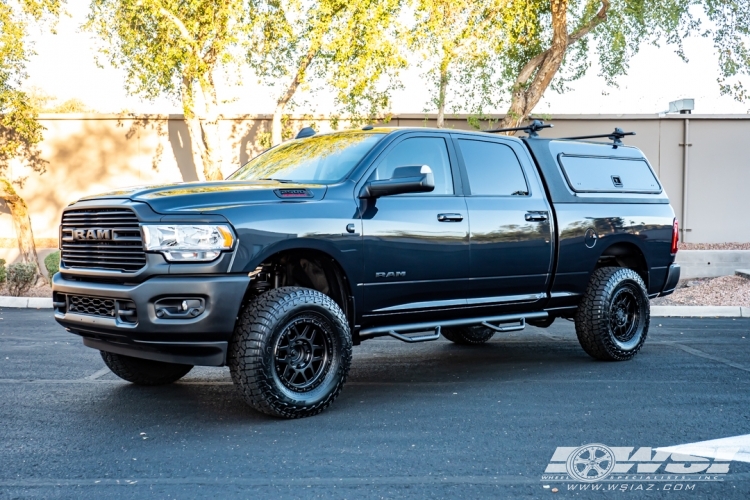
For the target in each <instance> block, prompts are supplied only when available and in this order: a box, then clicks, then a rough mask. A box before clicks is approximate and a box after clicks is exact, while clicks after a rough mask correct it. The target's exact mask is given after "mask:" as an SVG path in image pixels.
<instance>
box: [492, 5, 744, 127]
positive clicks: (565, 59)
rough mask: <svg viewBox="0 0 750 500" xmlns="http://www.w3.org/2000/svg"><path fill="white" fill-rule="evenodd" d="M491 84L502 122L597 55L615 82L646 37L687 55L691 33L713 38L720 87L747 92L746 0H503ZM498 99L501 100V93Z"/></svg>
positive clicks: (525, 112) (516, 119) (524, 111)
mask: <svg viewBox="0 0 750 500" xmlns="http://www.w3.org/2000/svg"><path fill="white" fill-rule="evenodd" d="M503 1H504V7H503V9H502V11H501V13H502V20H501V22H500V26H501V30H500V31H499V32H498V41H499V43H498V44H497V45H496V52H495V56H496V57H497V60H496V66H495V68H496V71H495V73H494V74H493V75H492V77H491V78H492V80H493V81H494V87H493V88H492V89H490V90H489V91H488V93H487V94H485V95H484V97H485V102H492V99H493V97H490V98H488V96H489V95H490V94H493V93H494V98H495V99H496V100H495V101H494V102H495V103H497V102H502V101H505V102H506V103H507V102H508V100H509V105H508V111H507V114H506V116H505V118H504V119H503V120H502V122H501V126H505V127H514V126H517V125H519V124H520V123H521V122H523V121H524V120H525V119H527V118H528V116H529V115H530V113H531V112H532V110H533V109H534V107H535V106H536V105H537V104H538V103H539V101H540V99H541V98H542V96H543V95H544V92H545V91H546V90H547V88H549V87H550V86H552V87H553V88H554V89H556V90H560V91H562V90H564V89H565V88H566V83H568V82H570V81H572V80H575V79H577V78H580V77H581V76H583V75H584V74H585V72H586V71H587V70H588V69H589V67H590V66H591V63H592V60H593V59H594V58H596V59H598V61H597V62H598V66H599V71H600V75H601V76H603V77H604V79H605V81H606V82H607V83H608V84H612V85H616V79H617V77H618V76H620V75H623V74H625V73H626V72H627V70H628V63H629V61H630V58H631V57H632V56H633V55H634V54H636V53H637V52H638V50H639V48H640V47H641V46H642V45H643V44H646V43H650V44H655V45H659V44H667V45H670V46H672V47H674V50H675V51H676V53H677V54H678V55H679V56H680V57H682V58H683V59H684V60H687V57H686V54H685V52H684V50H683V45H682V41H683V39H684V38H685V37H686V36H688V35H690V34H700V35H703V36H706V37H709V38H711V39H713V42H714V46H715V50H716V54H717V58H718V60H719V65H720V72H721V74H720V78H719V84H720V90H721V92H722V93H726V94H731V95H734V96H735V97H736V98H737V99H740V100H742V99H745V98H746V97H747V95H746V93H745V89H744V87H743V85H742V81H741V79H742V77H743V76H747V74H748V67H750V49H748V48H747V44H746V42H747V35H748V30H749V29H750V1H748V0H526V1H518V0H503ZM498 97H499V98H498Z"/></svg>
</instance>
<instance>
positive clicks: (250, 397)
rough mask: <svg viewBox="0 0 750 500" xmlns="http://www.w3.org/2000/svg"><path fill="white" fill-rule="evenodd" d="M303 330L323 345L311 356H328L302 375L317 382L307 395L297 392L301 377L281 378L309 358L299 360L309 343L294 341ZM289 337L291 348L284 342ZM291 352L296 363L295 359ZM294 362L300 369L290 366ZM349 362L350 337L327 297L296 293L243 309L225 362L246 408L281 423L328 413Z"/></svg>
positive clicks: (276, 293)
mask: <svg viewBox="0 0 750 500" xmlns="http://www.w3.org/2000/svg"><path fill="white" fill-rule="evenodd" d="M305 325H310V328H312V330H313V333H312V334H308V335H313V339H316V340H314V341H315V342H320V341H321V339H323V340H324V341H325V342H324V343H325V347H323V348H321V347H319V346H318V347H315V348H313V350H312V352H313V353H314V352H316V350H317V352H318V353H319V354H320V353H321V352H325V353H327V356H328V357H327V358H325V361H323V362H322V363H323V364H322V365H315V364H310V365H309V366H310V368H309V370H312V371H311V372H308V371H307V369H305V370H306V371H305V374H309V373H312V375H311V377H313V376H315V377H318V378H315V379H314V380H315V381H317V382H315V383H316V384H317V385H311V386H310V388H309V389H308V388H302V387H298V386H300V385H302V382H298V381H299V376H302V377H305V376H306V375H305V374H302V375H299V376H298V375H287V370H288V369H290V368H296V367H299V366H301V365H302V364H303V363H305V362H307V361H305V359H309V360H313V359H314V358H315V356H314V354H313V355H310V356H308V357H307V358H305V357H304V356H305V355H304V353H303V351H304V350H305V349H307V348H310V346H311V345H313V340H310V339H304V338H303V335H304V334H302V335H300V333H301V332H300V329H302V330H304V326H305ZM316 328H317V332H315V330H316ZM304 331H308V330H304ZM294 332H297V333H296V335H297V336H296V340H294V342H299V344H295V345H296V346H297V347H294V346H293V343H294V342H293V341H292V340H289V339H293V338H294V335H295V333H294ZM317 335H319V336H320V337H317ZM287 340H289V341H288V342H287V343H286V344H284V342H286V341H287ZM307 340H309V345H307V344H305V345H307V347H305V345H303V344H304V341H307ZM303 348H305V349H303ZM321 349H322V350H321ZM297 352H299V353H300V354H299V356H300V357H299V358H295V356H297ZM282 353H283V359H282ZM290 353H294V354H290ZM318 357H319V356H318ZM294 359H297V360H298V361H299V362H300V365H296V364H294V362H293V360H294ZM290 360H292V361H290ZM351 360H352V337H351V333H350V330H349V325H348V323H347V321H346V317H345V316H344V313H343V312H342V311H341V308H339V306H338V305H337V304H336V302H334V301H333V299H331V298H330V297H328V296H327V295H325V294H323V293H321V292H318V291H315V290H312V289H309V288H299V287H281V288H277V289H274V290H270V291H268V292H265V293H263V294H261V295H259V296H258V297H256V298H255V299H253V300H251V301H248V302H247V303H245V304H244V305H243V307H242V310H241V312H240V316H239V318H238V321H237V325H236V326H235V330H234V335H233V337H232V341H231V343H230V347H229V354H228V356H227V364H228V365H229V368H230V372H231V374H232V380H233V381H234V384H235V386H236V387H237V389H238V390H239V392H240V394H241V395H242V397H243V398H244V400H245V401H246V402H247V404H249V405H250V406H251V407H253V408H254V409H256V410H258V411H260V412H263V413H266V414H268V415H273V416H277V417H283V418H301V417H309V416H312V415H317V414H318V413H320V412H322V411H323V410H325V409H326V408H327V407H329V406H330V405H331V403H333V401H334V400H335V399H336V398H337V397H338V395H339V393H340V392H341V389H342V388H343V386H344V383H345V382H346V376H347V374H348V372H349V366H350V365H351ZM311 363H312V362H311ZM321 366H323V367H324V368H320V367H321ZM300 373H301V372H300ZM311 384H313V382H311Z"/></svg>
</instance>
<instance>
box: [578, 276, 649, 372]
mask: <svg viewBox="0 0 750 500" xmlns="http://www.w3.org/2000/svg"><path fill="white" fill-rule="evenodd" d="M650 313H651V309H650V303H649V299H648V293H647V292H646V286H645V285H644V283H643V280H642V279H641V277H640V276H639V275H638V273H636V272H635V271H633V270H632V269H627V268H623V267H603V268H600V269H597V270H596V271H594V274H593V275H592V276H591V281H590V282H589V287H588V289H587V290H586V294H585V295H584V297H583V300H582V301H581V303H580V305H579V306H578V311H577V313H576V335H577V336H578V341H579V342H580V343H581V347H583V350H584V351H586V353H588V354H589V355H590V356H591V357H593V358H596V359H601V360H605V361H624V360H628V359H631V358H632V357H633V356H635V355H636V354H637V353H638V351H640V349H641V347H643V343H644V342H645V341H646V336H647V334H648V326H649V321H650Z"/></svg>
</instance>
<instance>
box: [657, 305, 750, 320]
mask: <svg viewBox="0 0 750 500" xmlns="http://www.w3.org/2000/svg"><path fill="white" fill-rule="evenodd" d="M651 316H652V317H656V318H662V317H664V318H668V317H681V318H709V317H710V318H750V307H739V306H651Z"/></svg>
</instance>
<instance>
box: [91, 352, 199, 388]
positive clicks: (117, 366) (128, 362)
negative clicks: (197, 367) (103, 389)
mask: <svg viewBox="0 0 750 500" xmlns="http://www.w3.org/2000/svg"><path fill="white" fill-rule="evenodd" d="M99 352H101V355H102V359H103V360H104V364H106V365H107V367H108V368H109V369H110V370H112V373H114V374H115V375H117V376H118V377H120V378H121V379H123V380H127V381H128V382H132V383H133V384H136V385H166V384H171V383H172V382H174V381H176V380H179V379H181V378H182V377H184V376H185V375H187V374H188V372H189V371H190V370H192V369H193V366H192V365H178V364H175V363H164V362H163V361H152V360H150V359H141V358H134V357H132V356H124V355H122V354H115V353H112V352H105V351H99Z"/></svg>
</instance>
